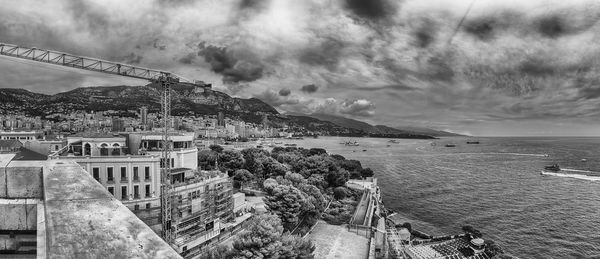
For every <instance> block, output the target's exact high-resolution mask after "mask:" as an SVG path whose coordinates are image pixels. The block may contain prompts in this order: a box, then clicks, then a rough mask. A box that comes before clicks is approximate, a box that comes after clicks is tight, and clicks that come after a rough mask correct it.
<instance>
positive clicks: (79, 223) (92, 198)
mask: <svg viewBox="0 0 600 259" xmlns="http://www.w3.org/2000/svg"><path fill="white" fill-rule="evenodd" d="M12 158H13V156H12V155H0V178H4V179H0V190H5V191H2V192H0V200H1V199H5V198H10V199H14V197H17V198H27V199H32V198H34V199H39V200H40V201H39V202H38V204H37V206H38V213H37V216H38V217H37V228H36V229H37V235H38V238H37V253H38V254H37V255H38V257H43V258H66V257H68V258H103V257H105V258H181V256H179V255H178V254H177V253H176V252H175V250H173V249H172V248H171V247H170V246H169V245H168V244H167V243H165V242H164V241H163V240H162V239H161V238H160V237H159V236H157V235H156V234H155V233H154V232H153V231H152V229H150V227H148V226H147V225H145V224H144V223H143V222H142V221H141V220H140V219H139V218H137V217H136V216H135V215H134V214H133V213H132V212H131V211H130V210H129V209H127V207H125V206H124V205H123V204H122V203H121V202H119V201H118V200H116V199H114V197H113V196H112V195H111V194H110V193H108V192H107V191H106V189H105V188H104V187H102V185H101V184H100V183H98V182H97V181H96V180H94V179H93V178H92V177H91V176H90V174H89V173H87V172H86V171H85V170H83V168H81V167H80V166H79V165H77V164H76V163H75V162H69V161H65V160H48V161H27V162H26V161H14V160H13V161H11V160H10V159H12ZM5 166H6V167H5ZM2 184H4V185H2ZM40 212H41V213H40ZM26 215H27V214H25V216H26ZM0 223H1V222H0ZM0 227H2V224H0Z"/></svg>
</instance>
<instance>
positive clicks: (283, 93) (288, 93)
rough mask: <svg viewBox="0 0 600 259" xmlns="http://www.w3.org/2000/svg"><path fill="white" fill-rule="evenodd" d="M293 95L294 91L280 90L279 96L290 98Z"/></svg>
mask: <svg viewBox="0 0 600 259" xmlns="http://www.w3.org/2000/svg"><path fill="white" fill-rule="evenodd" d="M291 93H292V91H291V90H290V89H285V88H284V89H281V90H279V95H280V96H288V95H290V94H291Z"/></svg>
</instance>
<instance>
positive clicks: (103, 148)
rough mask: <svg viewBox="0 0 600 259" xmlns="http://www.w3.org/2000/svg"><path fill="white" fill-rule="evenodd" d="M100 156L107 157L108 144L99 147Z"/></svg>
mask: <svg viewBox="0 0 600 259" xmlns="http://www.w3.org/2000/svg"><path fill="white" fill-rule="evenodd" d="M100 155H101V156H108V144H106V143H102V145H100Z"/></svg>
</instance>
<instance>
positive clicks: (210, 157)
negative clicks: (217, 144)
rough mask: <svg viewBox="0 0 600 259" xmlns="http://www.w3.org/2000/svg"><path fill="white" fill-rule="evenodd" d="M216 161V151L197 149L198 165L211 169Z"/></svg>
mask: <svg viewBox="0 0 600 259" xmlns="http://www.w3.org/2000/svg"><path fill="white" fill-rule="evenodd" d="M216 161H217V153H216V152H214V151H212V150H201V151H198V165H200V166H201V167H202V168H203V169H207V170H210V169H213V168H214V166H215V162H216Z"/></svg>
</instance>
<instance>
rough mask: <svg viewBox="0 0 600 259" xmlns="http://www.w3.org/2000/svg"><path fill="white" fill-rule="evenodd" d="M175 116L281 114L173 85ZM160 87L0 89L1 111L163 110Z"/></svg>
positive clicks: (256, 103) (263, 106) (251, 103)
mask: <svg viewBox="0 0 600 259" xmlns="http://www.w3.org/2000/svg"><path fill="white" fill-rule="evenodd" d="M173 89H174V91H173V94H172V100H173V102H172V107H173V115H210V114H216V113H217V112H218V111H225V112H226V113H227V114H229V115H234V116H240V115H242V114H273V115H274V114H278V112H277V110H275V109H274V108H273V107H271V106H270V105H268V104H266V103H264V102H263V101H261V100H259V99H256V98H251V99H241V98H233V97H230V96H229V95H227V94H225V93H222V92H219V91H213V90H207V91H204V90H203V89H202V88H199V89H198V88H195V87H194V86H193V85H189V84H178V85H175V86H174V87H173ZM160 96H161V91H160V88H159V86H157V85H153V84H149V85H145V86H107V87H105V86H101V87H81V88H77V89H74V90H71V91H68V92H63V93H58V94H55V95H44V94H37V93H33V92H30V91H27V90H22V89H10V88H1V89H0V111H2V112H4V113H25V114H28V115H33V116H35V115H39V116H44V115H48V114H52V113H68V112H71V111H78V110H79V111H106V110H115V111H127V110H137V109H139V108H140V107H142V106H147V107H148V109H149V110H150V111H151V112H158V111H159V110H160Z"/></svg>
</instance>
